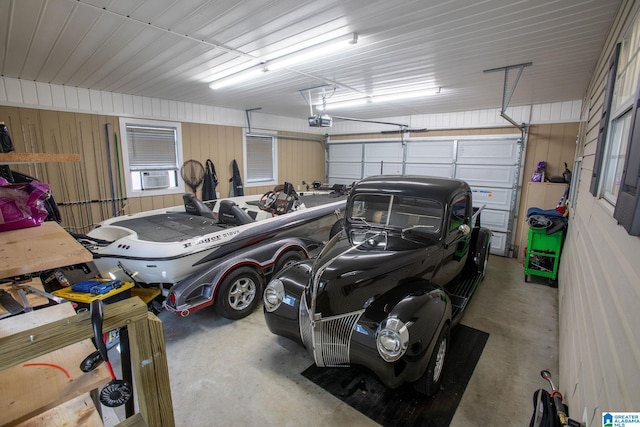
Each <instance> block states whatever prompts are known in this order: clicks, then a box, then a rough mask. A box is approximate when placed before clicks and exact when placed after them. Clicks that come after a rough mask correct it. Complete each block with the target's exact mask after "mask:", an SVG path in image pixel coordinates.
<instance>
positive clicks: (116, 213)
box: [104, 123, 118, 216]
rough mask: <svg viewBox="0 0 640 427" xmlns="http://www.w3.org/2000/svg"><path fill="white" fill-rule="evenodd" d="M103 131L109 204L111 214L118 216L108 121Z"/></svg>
mask: <svg viewBox="0 0 640 427" xmlns="http://www.w3.org/2000/svg"><path fill="white" fill-rule="evenodd" d="M104 131H105V134H106V137H107V165H108V166H109V187H110V189H111V200H113V202H112V203H111V206H112V208H113V216H118V207H117V204H116V194H115V193H116V192H115V189H114V184H113V165H112V164H111V143H110V141H109V123H106V124H105V125H104Z"/></svg>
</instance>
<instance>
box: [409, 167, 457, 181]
mask: <svg viewBox="0 0 640 427" xmlns="http://www.w3.org/2000/svg"><path fill="white" fill-rule="evenodd" d="M405 170H406V174H407V175H421V176H439V177H442V178H452V177H453V165H443V164H417V163H407V164H406V169H405Z"/></svg>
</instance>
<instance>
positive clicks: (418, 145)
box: [407, 140, 455, 164]
mask: <svg viewBox="0 0 640 427" xmlns="http://www.w3.org/2000/svg"><path fill="white" fill-rule="evenodd" d="M454 148H455V144H454V141H453V140H451V141H417V142H409V143H407V164H409V163H449V164H452V163H453V162H454V159H455V153H454Z"/></svg>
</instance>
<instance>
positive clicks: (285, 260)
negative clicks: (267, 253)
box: [273, 251, 305, 275]
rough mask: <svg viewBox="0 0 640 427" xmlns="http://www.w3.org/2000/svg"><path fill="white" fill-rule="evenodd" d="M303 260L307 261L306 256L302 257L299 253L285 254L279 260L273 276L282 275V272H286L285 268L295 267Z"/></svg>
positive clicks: (289, 252)
mask: <svg viewBox="0 0 640 427" xmlns="http://www.w3.org/2000/svg"><path fill="white" fill-rule="evenodd" d="M303 259H305V257H304V255H302V254H301V253H300V252H298V251H288V252H285V253H284V254H283V255H282V256H281V257H280V258H279V259H278V262H276V266H275V268H274V269H273V274H274V275H276V274H278V273H280V272H281V271H282V270H284V269H285V268H287V267H289V266H290V265H293V264H295V263H296V262H298V261H302V260H303Z"/></svg>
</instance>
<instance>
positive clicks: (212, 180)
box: [201, 159, 218, 201]
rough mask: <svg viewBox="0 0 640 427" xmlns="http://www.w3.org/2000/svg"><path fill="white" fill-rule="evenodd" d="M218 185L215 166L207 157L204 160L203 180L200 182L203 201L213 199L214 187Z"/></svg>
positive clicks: (214, 196)
mask: <svg viewBox="0 0 640 427" xmlns="http://www.w3.org/2000/svg"><path fill="white" fill-rule="evenodd" d="M217 186H218V175H217V174H216V167H215V166H214V164H213V162H212V161H211V159H207V161H206V162H205V172H204V181H203V182H202V197H201V199H202V200H204V201H207V200H215V199H216V198H217V195H216V187H217Z"/></svg>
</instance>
